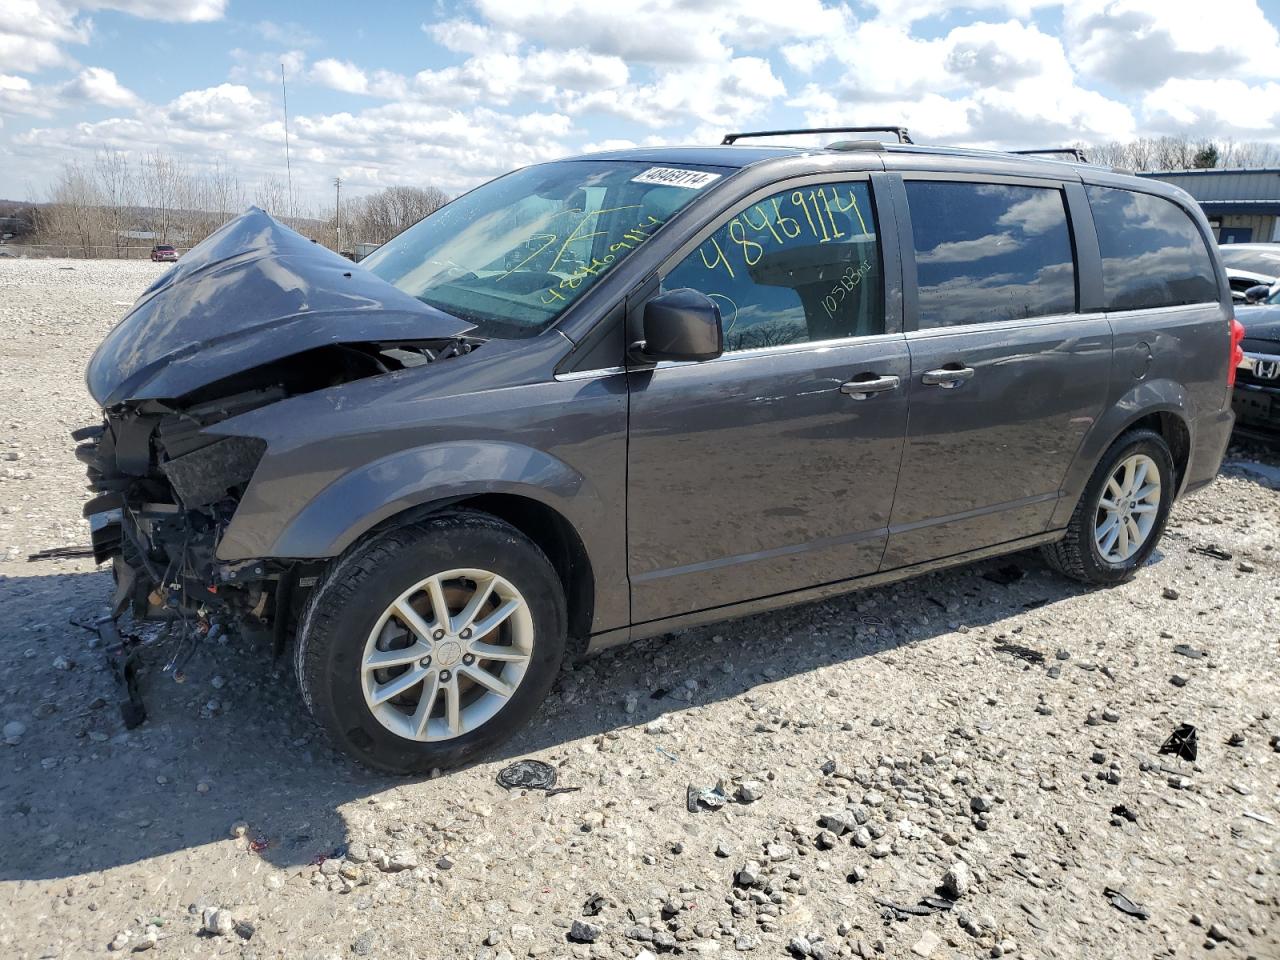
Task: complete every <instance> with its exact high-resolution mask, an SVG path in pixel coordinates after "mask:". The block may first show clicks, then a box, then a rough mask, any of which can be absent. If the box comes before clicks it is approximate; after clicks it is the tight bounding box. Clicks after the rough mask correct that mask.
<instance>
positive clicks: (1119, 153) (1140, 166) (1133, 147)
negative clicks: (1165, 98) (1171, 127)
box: [1077, 137, 1280, 172]
mask: <svg viewBox="0 0 1280 960" xmlns="http://www.w3.org/2000/svg"><path fill="white" fill-rule="evenodd" d="M1077 146H1079V147H1080V149H1082V150H1083V151H1084V153H1085V156H1087V157H1088V158H1089V160H1090V162H1092V163H1098V164H1102V165H1104V166H1108V167H1119V168H1121V169H1123V170H1133V171H1134V172H1146V171H1151V170H1212V169H1234V168H1257V167H1276V166H1280V144H1274V143H1256V142H1246V143H1237V142H1235V141H1234V140H1216V139H1213V138H1211V137H1202V138H1198V139H1197V138H1192V137H1139V138H1138V139H1137V140H1130V141H1128V142H1125V143H1122V142H1119V141H1112V142H1111V143H1102V144H1094V145H1092V146H1090V145H1089V144H1084V143H1081V144H1077Z"/></svg>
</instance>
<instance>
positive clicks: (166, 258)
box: [151, 243, 178, 263]
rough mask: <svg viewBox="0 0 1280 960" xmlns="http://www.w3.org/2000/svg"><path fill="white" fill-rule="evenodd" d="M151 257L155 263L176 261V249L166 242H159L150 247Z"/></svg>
mask: <svg viewBox="0 0 1280 960" xmlns="http://www.w3.org/2000/svg"><path fill="white" fill-rule="evenodd" d="M151 259H152V260H154V261H155V262H156V263H176V262H177V260H178V251H177V250H175V249H173V247H171V246H170V245H169V244H167V243H159V244H156V245H155V246H154V247H152V248H151Z"/></svg>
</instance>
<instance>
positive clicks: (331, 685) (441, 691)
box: [295, 513, 566, 773]
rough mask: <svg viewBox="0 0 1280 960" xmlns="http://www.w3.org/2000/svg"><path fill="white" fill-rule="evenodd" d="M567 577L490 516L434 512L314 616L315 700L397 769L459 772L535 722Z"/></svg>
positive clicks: (305, 683) (366, 547)
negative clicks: (561, 577) (463, 765)
mask: <svg viewBox="0 0 1280 960" xmlns="http://www.w3.org/2000/svg"><path fill="white" fill-rule="evenodd" d="M565 624H566V616H565V602H564V592H563V590H562V588H561V586H560V581H559V579H558V578H557V576H556V573H555V571H554V570H553V569H552V567H551V564H550V562H549V561H548V560H547V558H546V556H545V555H544V554H543V553H542V551H541V550H539V549H538V547H537V546H536V545H535V544H534V543H533V542H532V541H530V540H529V539H528V538H527V537H525V536H524V535H523V534H521V533H520V532H519V531H518V530H516V529H515V528H514V527H511V526H509V525H508V524H506V523H503V522H502V521H500V520H497V519H496V518H494V517H490V516H488V515H487V514H480V513H455V514H448V515H442V516H438V517H429V518H427V519H426V520H423V521H422V522H420V523H417V524H413V525H411V526H406V527H401V528H397V529H394V530H391V531H388V532H387V533H384V534H382V535H380V536H377V537H374V538H372V539H370V540H367V541H364V542H363V543H361V544H359V545H358V546H357V547H355V548H354V549H353V550H352V551H350V552H349V553H348V554H345V555H344V556H343V557H341V558H339V559H338V560H337V561H335V562H334V564H333V565H332V567H331V568H330V570H329V571H328V573H327V574H326V575H325V577H324V579H323V580H322V581H321V583H320V584H319V585H318V586H317V587H316V590H315V592H314V593H313V594H312V596H311V598H310V600H309V601H308V604H307V608H306V610H305V611H304V613H303V618H302V626H301V629H300V630H299V635H298V645H297V650H296V653H295V666H296V669H297V674H298V682H299V686H300V687H301V689H302V695H303V699H304V700H305V701H306V703H307V706H308V708H309V709H310V710H311V712H312V714H313V716H315V718H316V719H317V720H318V721H319V722H320V723H321V725H322V726H324V727H325V729H326V730H327V731H328V733H329V734H330V736H331V737H332V738H333V740H334V741H335V743H336V744H337V745H338V746H339V747H340V748H342V749H343V750H345V751H346V752H348V753H350V754H352V755H353V756H355V757H356V758H357V759H359V760H360V761H361V762H363V763H365V764H367V765H369V766H372V767H376V768H379V769H382V770H387V771H390V772H393V773H423V772H426V771H429V770H431V769H432V768H436V767H439V768H442V769H443V768H446V767H451V766H456V765H458V764H461V763H464V762H466V761H467V760H469V759H472V758H474V757H476V756H478V755H479V754H481V753H483V752H485V751H487V750H489V749H491V748H493V747H494V746H496V745H497V744H498V743H500V742H501V741H503V740H505V739H506V738H507V737H509V736H510V735H511V734H512V733H514V732H515V731H516V730H518V729H519V728H520V727H521V726H523V725H524V724H525V723H526V722H527V721H528V720H529V718H530V717H531V716H532V715H533V713H534V711H535V710H536V709H537V707H538V705H539V704H540V703H541V702H542V700H543V698H544V697H545V696H546V693H547V690H548V689H550V687H551V684H552V682H553V681H554V680H555V677H556V673H557V672H558V671H559V669H560V664H561V662H562V660H563V659H564V651H565V629H566V627H565Z"/></svg>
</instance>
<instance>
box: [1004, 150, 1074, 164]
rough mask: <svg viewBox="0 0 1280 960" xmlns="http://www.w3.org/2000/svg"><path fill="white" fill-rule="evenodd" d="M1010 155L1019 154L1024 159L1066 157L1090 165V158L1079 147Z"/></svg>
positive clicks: (1018, 151) (1019, 151) (1023, 151)
mask: <svg viewBox="0 0 1280 960" xmlns="http://www.w3.org/2000/svg"><path fill="white" fill-rule="evenodd" d="M1009 152H1010V153H1018V154H1021V155H1022V156H1024V157H1058V156H1062V155H1064V154H1065V155H1066V156H1068V157H1070V158H1071V159H1072V160H1074V161H1075V162H1076V163H1088V162H1089V158H1088V157H1086V156H1085V155H1084V151H1083V150H1081V149H1080V148H1079V147H1049V148H1047V149H1044V150H1010V151H1009Z"/></svg>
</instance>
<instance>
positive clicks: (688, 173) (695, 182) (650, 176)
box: [631, 167, 720, 190]
mask: <svg viewBox="0 0 1280 960" xmlns="http://www.w3.org/2000/svg"><path fill="white" fill-rule="evenodd" d="M719 179H720V174H718V173H707V172H706V171H703V170H677V169H676V168H675V167H650V168H649V169H648V170H646V171H645V172H644V173H642V174H640V175H639V176H638V177H632V178H631V182H632V183H658V184H662V185H663V186H667V187H685V188H686V189H689V190H701V189H702V188H703V187H705V186H706V185H707V184H709V183H711V182H713V181H715V180H719Z"/></svg>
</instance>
